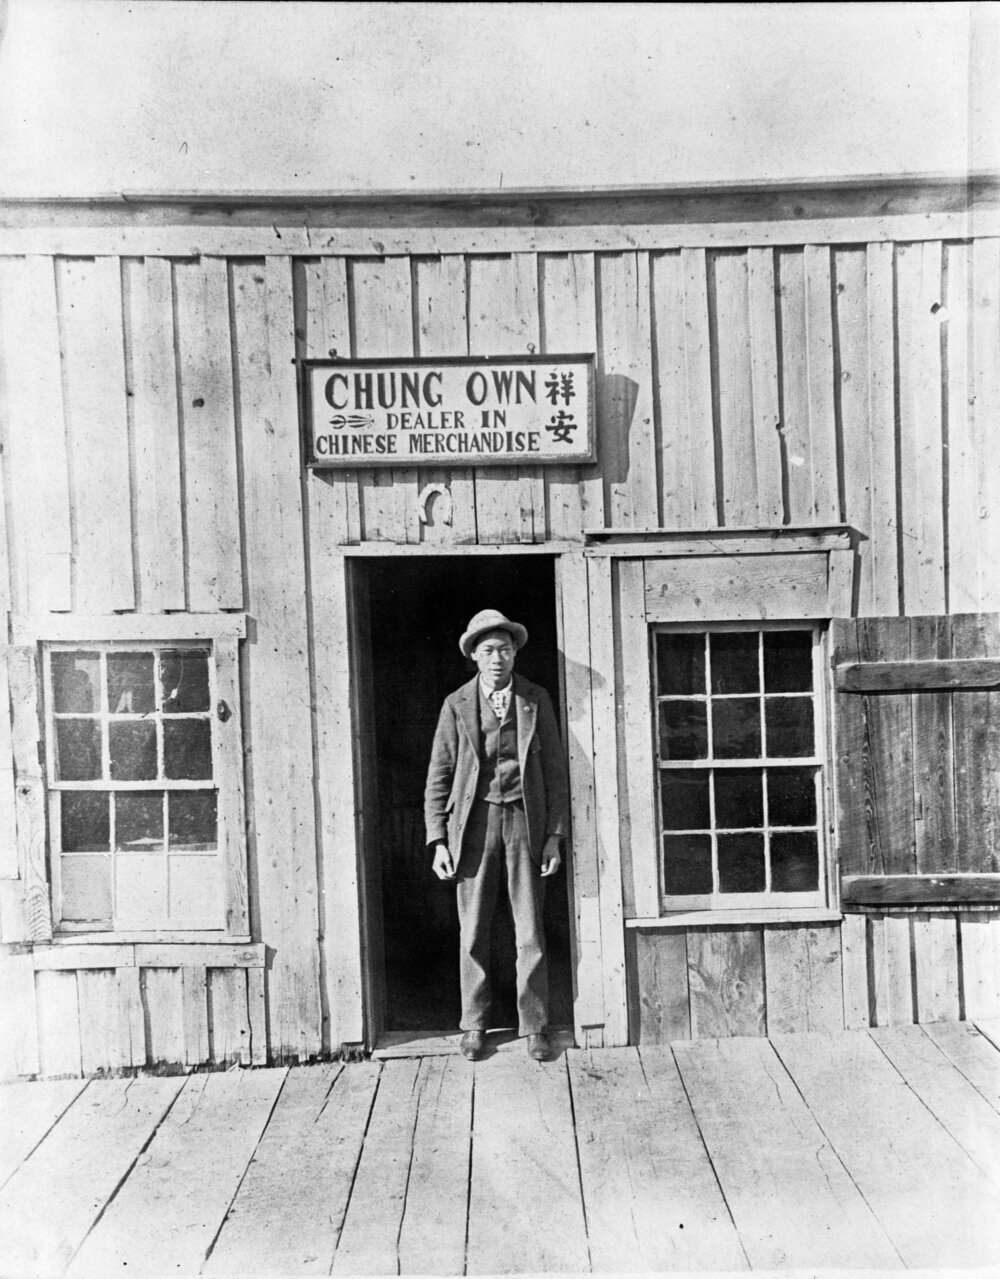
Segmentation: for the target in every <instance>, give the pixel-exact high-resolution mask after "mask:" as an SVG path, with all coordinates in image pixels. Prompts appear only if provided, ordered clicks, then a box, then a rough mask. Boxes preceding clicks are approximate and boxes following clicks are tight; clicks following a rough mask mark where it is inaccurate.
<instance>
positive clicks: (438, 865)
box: [432, 844, 455, 879]
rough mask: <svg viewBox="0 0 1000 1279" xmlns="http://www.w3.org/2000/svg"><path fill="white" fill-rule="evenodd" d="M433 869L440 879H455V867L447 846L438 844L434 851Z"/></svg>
mask: <svg viewBox="0 0 1000 1279" xmlns="http://www.w3.org/2000/svg"><path fill="white" fill-rule="evenodd" d="M432 869H433V871H434V874H435V875H437V877H438V879H454V878H455V867H454V864H453V863H452V860H451V853H449V851H448V845H447V844H438V845H437V847H436V848H435V849H434V864H433V867H432Z"/></svg>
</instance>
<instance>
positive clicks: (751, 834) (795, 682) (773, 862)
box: [653, 626, 825, 910]
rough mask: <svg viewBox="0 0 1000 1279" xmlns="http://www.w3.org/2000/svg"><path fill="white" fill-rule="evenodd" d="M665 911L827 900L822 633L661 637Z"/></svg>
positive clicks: (665, 630)
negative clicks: (821, 700)
mask: <svg viewBox="0 0 1000 1279" xmlns="http://www.w3.org/2000/svg"><path fill="white" fill-rule="evenodd" d="M653 644H654V654H653V668H654V669H653V687H654V696H655V700H656V727H655V733H656V753H657V767H658V772H659V778H658V780H659V788H658V791H659V793H658V810H659V838H660V850H659V851H660V889H661V901H662V906H663V908H664V909H667V910H684V909H688V910H690V909H726V908H742V907H747V906H760V907H769V906H773V907H782V906H813V905H822V904H823V903H824V901H825V873H824V862H823V812H824V777H823V759H822V750H821V743H822V740H823V723H822V718H823V717H822V706H821V703H820V699H819V697H818V690H819V688H820V687H821V683H820V680H819V678H818V673H819V670H820V663H819V655H820V635H819V632H818V630H817V629H816V628H815V627H811V626H787V627H786V626H775V627H771V626H767V627H760V628H757V629H746V628H739V629H737V628H734V627H719V628H707V629H704V628H703V629H700V630H692V629H682V628H675V627H657V628H655V629H654V635H653Z"/></svg>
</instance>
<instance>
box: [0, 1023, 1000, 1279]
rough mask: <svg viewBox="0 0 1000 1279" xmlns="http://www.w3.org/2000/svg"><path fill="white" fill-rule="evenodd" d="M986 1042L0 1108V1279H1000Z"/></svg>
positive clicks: (715, 1056) (659, 1054) (798, 1043)
mask: <svg viewBox="0 0 1000 1279" xmlns="http://www.w3.org/2000/svg"><path fill="white" fill-rule="evenodd" d="M998 1041H1000V1033H998V1028H997V1026H996V1025H995V1024H989V1025H987V1024H984V1026H983V1028H982V1030H980V1029H979V1028H978V1027H977V1026H975V1025H973V1024H971V1023H968V1022H965V1023H951V1024H940V1025H933V1026H927V1027H920V1026H900V1027H898V1028H896V1027H893V1028H884V1029H877V1030H871V1031H850V1032H847V1033H842V1034H834V1033H830V1034H819V1033H817V1034H802V1035H780V1036H775V1037H774V1038H773V1039H772V1040H766V1039H749V1038H747V1039H739V1038H737V1039H725V1040H703V1041H689V1042H683V1043H675V1044H673V1045H672V1046H670V1047H656V1048H643V1049H641V1050H640V1049H634V1048H617V1049H605V1050H588V1051H581V1050H576V1049H570V1050H568V1051H560V1052H559V1054H558V1056H557V1057H556V1059H555V1060H553V1061H551V1062H549V1063H546V1064H545V1065H537V1064H536V1063H534V1062H531V1061H530V1060H529V1059H528V1058H527V1056H526V1055H525V1054H524V1053H523V1052H513V1051H505V1052H501V1053H494V1054H491V1055H490V1056H488V1057H487V1058H485V1059H484V1060H482V1061H480V1062H478V1063H476V1064H475V1065H474V1066H473V1065H470V1064H469V1063H467V1062H465V1061H463V1060H462V1059H461V1058H460V1057H458V1056H457V1055H454V1054H453V1055H451V1056H448V1055H444V1054H441V1053H435V1054H433V1055H429V1056H423V1057H415V1058H390V1059H387V1060H383V1061H371V1062H364V1063H358V1064H351V1065H341V1064H334V1065H317V1066H304V1067H295V1068H292V1069H280V1070H274V1069H270V1070H253V1071H227V1072H222V1073H215V1074H195V1075H190V1076H188V1077H186V1078H182V1077H177V1076H172V1077H169V1078H155V1077H140V1078H137V1079H106V1080H92V1081H90V1082H89V1083H86V1084H82V1083H80V1082H67V1083H61V1082H56V1083H50V1082H46V1083H38V1084H13V1085H8V1086H7V1087H4V1088H0V1275H4V1276H6V1275H11V1276H17V1279H32V1277H33V1276H49V1275H53V1276H55V1275H71V1276H84V1277H87V1276H92V1275H100V1276H102V1279H103V1276H106V1275H129V1276H151V1275H163V1274H171V1275H174V1276H179V1277H180V1279H183V1276H186V1275H196V1274H208V1275H216V1276H225V1275H234V1276H235V1275H239V1276H240V1277H241V1279H246V1277H247V1276H252V1275H317V1274H331V1273H333V1274H444V1275H450V1274H463V1273H464V1274H524V1273H538V1272H570V1273H572V1272H594V1273H609V1272H631V1273H639V1272H647V1273H657V1272H664V1273H666V1272H683V1273H692V1272H702V1273H706V1272H719V1271H726V1272H736V1271H753V1270H758V1271H772V1272H773V1271H776V1270H778V1271H780V1270H796V1271H798V1272H799V1273H805V1272H814V1271H817V1270H821V1269H829V1270H835V1269H845V1270H846V1269H850V1270H863V1269H870V1270H880V1271H881V1270H893V1269H899V1270H903V1269H908V1268H913V1269H918V1268H949V1269H957V1268H959V1267H972V1266H977V1267H997V1266H998V1265H1000V1047H998Z"/></svg>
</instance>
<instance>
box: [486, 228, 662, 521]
mask: <svg viewBox="0 0 1000 1279" xmlns="http://www.w3.org/2000/svg"><path fill="white" fill-rule="evenodd" d="M511 265H512V267H513V271H514V307H513V312H512V314H513V315H515V316H517V317H518V318H519V321H520V329H521V341H522V342H523V343H524V344H525V345H526V346H527V348H528V350H529V351H531V350H532V349H534V350H535V351H537V350H538V349H539V347H540V346H541V309H540V297H539V287H538V256H537V254H534V253H515V254H514V255H513V258H512V260H511ZM648 345H649V344H648V342H647V347H648ZM518 349H520V348H518ZM544 470H545V468H544V467H541V466H524V465H522V466H519V467H518V468H517V472H518V498H519V502H520V506H521V510H522V512H524V514H523V515H522V517H521V518H522V524H523V526H524V528H525V529H526V528H527V526H528V524H529V523H530V526H531V538H530V539H529V538H527V537H524V536H522V538H521V540H522V541H529V540H530V541H534V542H541V541H544V540H545V537H546V529H547V528H548V516H547V513H546V508H545V496H546V489H545V479H544ZM654 484H655V480H654ZM529 513H530V514H529Z"/></svg>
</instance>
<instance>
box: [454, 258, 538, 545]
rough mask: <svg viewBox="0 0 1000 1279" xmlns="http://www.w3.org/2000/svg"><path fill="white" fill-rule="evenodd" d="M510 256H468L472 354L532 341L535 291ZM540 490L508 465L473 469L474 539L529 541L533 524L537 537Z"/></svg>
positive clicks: (510, 349)
mask: <svg viewBox="0 0 1000 1279" xmlns="http://www.w3.org/2000/svg"><path fill="white" fill-rule="evenodd" d="M515 259H516V255H507V256H500V255H497V254H491V255H490V256H488V257H474V258H470V259H469V260H468V264H467V267H468V289H469V295H468V315H469V351H470V353H471V354H473V355H490V356H498V355H519V354H523V353H524V352H525V351H527V350H529V349H530V348H531V347H532V346H535V347H537V343H538V294H537V287H536V289H535V290H534V294H533V295H532V293H531V291H530V290H525V289H524V288H523V287H521V286H522V283H523V263H519V262H517V261H516V260H515ZM535 496H537V497H538V498H539V499H540V500H542V499H543V498H544V493H542V494H535V493H534V492H533V490H531V491H529V490H524V491H522V486H521V481H520V476H519V471H518V468H517V467H514V466H491V467H482V468H480V469H479V470H477V471H476V528H477V533H478V538H479V541H480V542H497V543H506V542H531V541H533V540H534V537H535V531H534V530H535V523H536V515H537V524H538V530H539V537H540V538H541V537H542V535H543V533H542V530H544V528H545V513H544V511H538V512H536V511H535V510H534V509H533V508H532V505H531V501H532V498H533V497H535Z"/></svg>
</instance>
